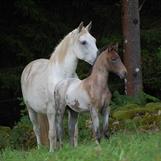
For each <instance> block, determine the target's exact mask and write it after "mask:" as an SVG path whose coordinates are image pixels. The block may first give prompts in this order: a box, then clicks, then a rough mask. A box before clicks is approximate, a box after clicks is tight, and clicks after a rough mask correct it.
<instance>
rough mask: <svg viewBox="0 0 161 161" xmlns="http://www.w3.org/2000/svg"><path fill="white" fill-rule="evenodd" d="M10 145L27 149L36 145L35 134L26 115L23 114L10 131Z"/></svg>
mask: <svg viewBox="0 0 161 161" xmlns="http://www.w3.org/2000/svg"><path fill="white" fill-rule="evenodd" d="M10 145H11V147H12V148H16V149H19V148H22V149H28V148H32V147H34V146H35V145H36V138H35V134H34V132H33V129H32V125H31V122H30V120H29V118H28V116H23V117H22V118H21V120H20V121H19V122H18V123H17V125H16V126H14V128H13V129H12V131H11V135H10Z"/></svg>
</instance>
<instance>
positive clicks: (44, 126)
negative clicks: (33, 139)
mask: <svg viewBox="0 0 161 161" xmlns="http://www.w3.org/2000/svg"><path fill="white" fill-rule="evenodd" d="M38 122H39V125H40V139H41V143H42V145H45V146H49V140H48V131H49V124H48V119H47V116H46V115H44V114H38Z"/></svg>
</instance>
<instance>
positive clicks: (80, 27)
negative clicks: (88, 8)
mask: <svg viewBox="0 0 161 161" xmlns="http://www.w3.org/2000/svg"><path fill="white" fill-rule="evenodd" d="M82 28H83V21H82V22H81V23H80V24H79V26H78V32H81V30H82Z"/></svg>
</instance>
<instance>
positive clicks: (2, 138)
mask: <svg viewBox="0 0 161 161" xmlns="http://www.w3.org/2000/svg"><path fill="white" fill-rule="evenodd" d="M10 133H11V129H10V128H9V127H5V126H0V150H2V149H4V148H6V147H8V146H9V138H10Z"/></svg>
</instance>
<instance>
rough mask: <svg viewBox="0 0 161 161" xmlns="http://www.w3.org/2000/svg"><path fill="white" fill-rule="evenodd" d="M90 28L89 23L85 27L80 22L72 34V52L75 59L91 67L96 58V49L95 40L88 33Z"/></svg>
mask: <svg viewBox="0 0 161 161" xmlns="http://www.w3.org/2000/svg"><path fill="white" fill-rule="evenodd" d="M91 26H92V23H91V22H90V23H89V24H88V25H87V26H86V27H84V26H83V22H81V23H80V25H79V26H78V28H77V29H75V30H74V31H73V32H72V34H74V37H75V39H74V48H73V50H74V53H75V54H76V56H77V58H78V59H81V60H84V61H86V62H87V63H89V64H91V65H92V64H93V63H94V61H95V59H96V57H97V52H98V49H97V46H96V39H95V38H94V37H93V36H92V35H91V34H90V33H89V31H90V29H91Z"/></svg>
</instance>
